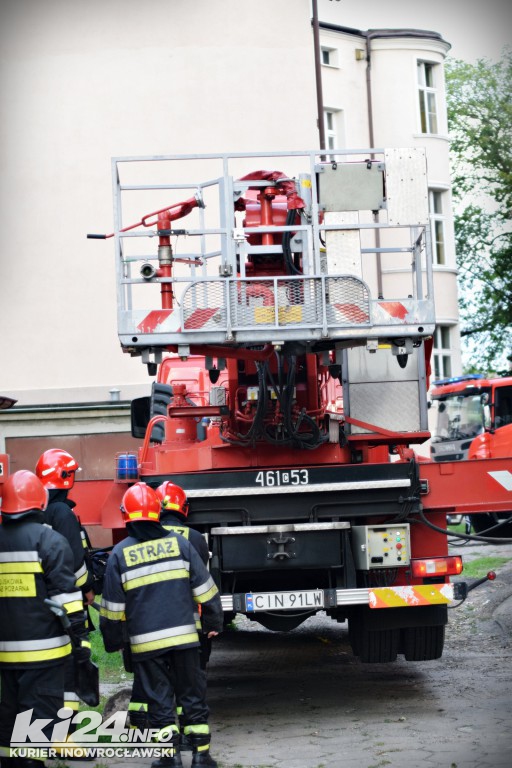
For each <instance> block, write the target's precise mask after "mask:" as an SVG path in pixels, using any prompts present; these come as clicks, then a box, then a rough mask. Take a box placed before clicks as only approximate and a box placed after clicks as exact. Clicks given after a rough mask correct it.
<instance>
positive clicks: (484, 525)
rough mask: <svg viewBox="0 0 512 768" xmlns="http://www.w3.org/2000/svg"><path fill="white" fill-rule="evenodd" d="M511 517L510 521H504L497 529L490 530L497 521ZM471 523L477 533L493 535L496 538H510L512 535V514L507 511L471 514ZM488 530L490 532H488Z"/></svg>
mask: <svg viewBox="0 0 512 768" xmlns="http://www.w3.org/2000/svg"><path fill="white" fill-rule="evenodd" d="M507 518H508V519H509V522H507V523H504V524H503V525H502V526H500V527H499V528H496V530H494V531H493V530H489V529H490V528H493V527H494V526H495V525H497V523H501V522H503V520H506V519H507ZM471 525H472V526H473V529H474V531H475V533H478V534H484V535H488V536H491V537H492V538H494V539H502V538H505V539H508V538H510V537H511V536H512V514H510V513H508V512H506V513H501V514H499V515H498V514H496V513H487V512H486V513H485V514H482V515H471ZM487 530H489V533H488V534H486V532H487Z"/></svg>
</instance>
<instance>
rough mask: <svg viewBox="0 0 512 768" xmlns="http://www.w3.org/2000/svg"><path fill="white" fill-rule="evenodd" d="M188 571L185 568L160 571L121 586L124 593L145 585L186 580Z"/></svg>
mask: <svg viewBox="0 0 512 768" xmlns="http://www.w3.org/2000/svg"><path fill="white" fill-rule="evenodd" d="M188 576H189V575H188V571H187V570H185V568H176V569H175V570H173V571H162V572H161V573H151V574H149V575H148V576H139V578H138V579H130V580H129V581H126V582H125V583H124V584H123V589H124V591H125V592H126V591H128V590H129V589H136V588H137V587H143V586H145V585H146V584H156V583H158V582H160V581H169V580H170V579H188Z"/></svg>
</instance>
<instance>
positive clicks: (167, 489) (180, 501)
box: [156, 480, 188, 517]
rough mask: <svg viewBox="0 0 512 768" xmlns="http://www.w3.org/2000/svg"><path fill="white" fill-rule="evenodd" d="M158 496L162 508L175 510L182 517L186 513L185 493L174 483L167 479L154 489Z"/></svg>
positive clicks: (185, 515)
mask: <svg viewBox="0 0 512 768" xmlns="http://www.w3.org/2000/svg"><path fill="white" fill-rule="evenodd" d="M156 493H157V496H158V498H159V499H160V500H161V502H162V510H166V509H168V510H170V511H172V512H176V513H177V514H179V515H183V517H187V515H188V501H187V494H186V493H185V491H184V490H183V488H180V486H179V485H174V483H171V482H170V480H168V481H167V482H165V483H162V485H159V486H158V488H157V489H156Z"/></svg>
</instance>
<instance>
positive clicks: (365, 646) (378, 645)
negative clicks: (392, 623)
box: [354, 629, 400, 664]
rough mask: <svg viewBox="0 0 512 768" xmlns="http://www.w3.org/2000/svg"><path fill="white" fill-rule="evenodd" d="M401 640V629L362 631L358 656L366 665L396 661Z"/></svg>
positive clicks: (358, 645) (359, 635) (358, 644)
mask: <svg viewBox="0 0 512 768" xmlns="http://www.w3.org/2000/svg"><path fill="white" fill-rule="evenodd" d="M399 640H400V630H399V629H362V630H360V632H359V633H358V637H357V642H356V646H357V649H358V654H357V655H358V656H359V657H360V659H361V661H363V662H364V663H365V664H384V663H387V662H389V661H395V659H396V655H397V653H398V642H399ZM354 652H355V651H354Z"/></svg>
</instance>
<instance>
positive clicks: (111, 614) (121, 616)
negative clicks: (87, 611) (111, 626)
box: [100, 606, 126, 621]
mask: <svg viewBox="0 0 512 768" xmlns="http://www.w3.org/2000/svg"><path fill="white" fill-rule="evenodd" d="M100 616H103V618H105V619H110V621H125V620H126V615H125V612H124V611H110V610H109V609H108V608H104V607H103V606H101V608H100Z"/></svg>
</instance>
